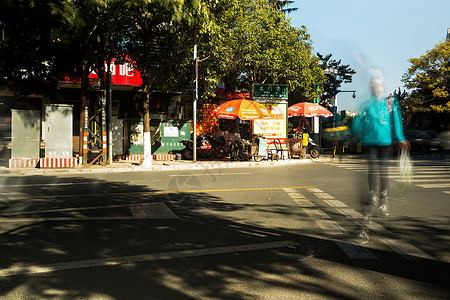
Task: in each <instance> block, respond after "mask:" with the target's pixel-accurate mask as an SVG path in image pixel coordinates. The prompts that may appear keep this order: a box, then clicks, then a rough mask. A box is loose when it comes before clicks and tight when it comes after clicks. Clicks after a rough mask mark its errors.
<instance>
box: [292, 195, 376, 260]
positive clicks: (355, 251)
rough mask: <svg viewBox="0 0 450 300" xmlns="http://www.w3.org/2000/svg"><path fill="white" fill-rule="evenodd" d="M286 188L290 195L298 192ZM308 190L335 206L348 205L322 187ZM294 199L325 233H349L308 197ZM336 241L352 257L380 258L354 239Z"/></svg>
mask: <svg viewBox="0 0 450 300" xmlns="http://www.w3.org/2000/svg"><path fill="white" fill-rule="evenodd" d="M284 190H285V191H286V192H288V195H290V196H291V195H295V194H296V192H295V191H293V190H295V189H284ZM308 190H309V191H310V192H311V193H313V194H315V195H316V196H317V197H318V198H323V199H326V200H324V201H327V202H328V203H329V204H330V205H332V206H335V207H345V206H346V205H345V204H344V203H342V202H341V201H338V200H334V198H333V197H332V196H331V195H329V194H327V193H324V192H323V191H322V190H321V189H318V188H309V189H308ZM293 200H294V201H295V202H296V203H297V204H298V205H299V206H300V207H301V208H302V209H303V211H304V212H305V213H306V214H307V215H308V216H309V217H310V218H312V219H313V220H314V221H315V222H316V224H317V225H318V226H319V227H320V228H321V229H322V230H324V231H325V233H327V234H330V235H340V236H342V235H344V234H348V232H347V231H346V230H345V229H344V228H343V227H342V226H340V225H339V224H338V223H336V222H335V221H333V220H330V217H329V216H328V215H327V214H326V213H325V212H324V211H322V210H321V209H319V208H317V207H316V206H315V205H314V203H312V202H311V201H309V200H307V199H298V198H293ZM355 213H356V211H355ZM334 242H335V243H336V244H337V245H338V246H339V248H341V249H342V251H344V253H345V254H346V255H347V256H348V257H349V258H350V259H378V258H377V257H376V256H375V255H374V254H373V253H372V252H370V250H368V249H365V248H361V247H359V246H358V245H356V244H355V243H354V242H353V241H341V240H334Z"/></svg>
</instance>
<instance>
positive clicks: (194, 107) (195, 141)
mask: <svg viewBox="0 0 450 300" xmlns="http://www.w3.org/2000/svg"><path fill="white" fill-rule="evenodd" d="M194 65H195V96H194V101H193V102H194V103H193V105H192V106H193V110H194V117H193V122H194V132H193V143H194V145H193V146H192V147H193V149H192V151H193V156H192V161H193V162H194V163H195V162H197V100H198V57H197V45H194Z"/></svg>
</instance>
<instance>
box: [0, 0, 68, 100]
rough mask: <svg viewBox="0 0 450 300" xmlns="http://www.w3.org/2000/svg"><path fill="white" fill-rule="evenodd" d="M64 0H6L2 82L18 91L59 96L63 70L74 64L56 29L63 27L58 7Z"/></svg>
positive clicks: (1, 11)
mask: <svg viewBox="0 0 450 300" xmlns="http://www.w3.org/2000/svg"><path fill="white" fill-rule="evenodd" d="M59 2H60V1H57V0H54V1H51V0H50V1H33V0H21V1H12V0H7V1H2V2H1V4H0V24H2V29H3V33H4V37H5V38H4V40H1V41H0V72H1V76H0V86H3V87H6V88H8V89H10V90H12V91H14V92H15V93H16V94H20V95H29V94H38V95H44V96H47V97H50V98H55V97H57V93H56V87H57V83H58V79H59V76H60V74H62V73H65V72H67V71H68V70H70V69H71V67H73V64H70V62H68V61H67V59H65V57H66V56H71V54H73V53H71V52H70V51H69V52H68V51H67V47H66V46H65V45H64V44H61V43H55V40H54V38H55V36H54V31H55V30H54V29H55V28H61V27H63V22H62V17H61V15H59V14H58V10H54V8H55V7H57V6H58V5H59V4H60V3H59Z"/></svg>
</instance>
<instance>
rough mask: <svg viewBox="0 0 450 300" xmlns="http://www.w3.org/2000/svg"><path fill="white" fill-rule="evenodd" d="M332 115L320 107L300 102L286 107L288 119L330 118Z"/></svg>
mask: <svg viewBox="0 0 450 300" xmlns="http://www.w3.org/2000/svg"><path fill="white" fill-rule="evenodd" d="M332 115H333V113H332V112H331V111H329V110H328V109H326V108H325V107H323V106H322V105H319V104H316V103H311V102H300V103H297V104H294V105H292V106H289V107H288V116H289V117H331V116H332Z"/></svg>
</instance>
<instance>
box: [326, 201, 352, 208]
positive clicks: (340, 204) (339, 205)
mask: <svg viewBox="0 0 450 300" xmlns="http://www.w3.org/2000/svg"><path fill="white" fill-rule="evenodd" d="M323 202H325V203H327V204H328V205H329V206H333V207H347V205H346V204H344V203H342V202H341V201H339V200H323Z"/></svg>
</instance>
